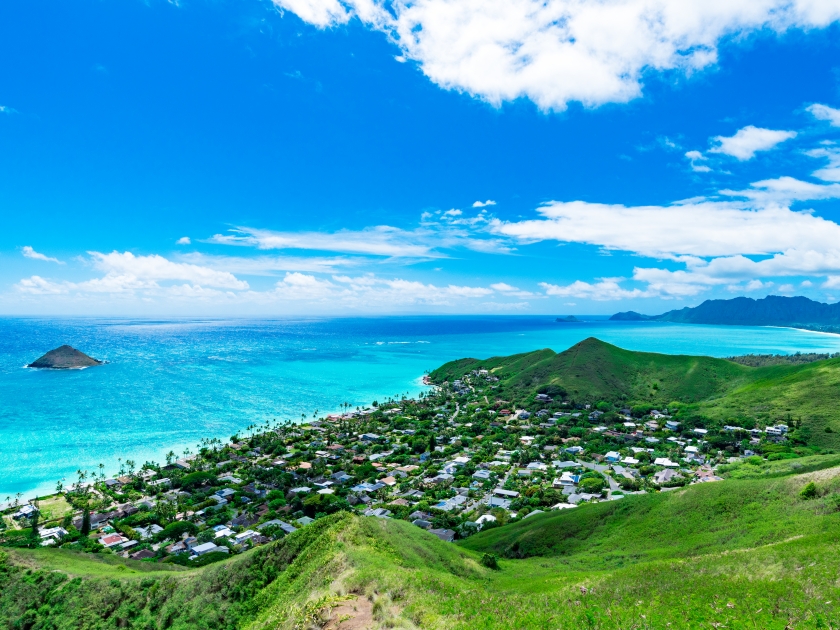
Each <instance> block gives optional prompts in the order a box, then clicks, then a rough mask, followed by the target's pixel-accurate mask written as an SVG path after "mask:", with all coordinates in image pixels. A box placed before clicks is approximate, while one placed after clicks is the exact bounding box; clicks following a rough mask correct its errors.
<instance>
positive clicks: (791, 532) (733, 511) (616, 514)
mask: <svg viewBox="0 0 840 630" xmlns="http://www.w3.org/2000/svg"><path fill="white" fill-rule="evenodd" d="M832 461H833V462H834V463H836V461H837V460H836V458H832ZM835 474H836V471H834V470H832V471H831V472H828V473H826V472H818V473H812V474H810V475H800V476H797V477H786V478H777V479H775V480H773V481H768V480H731V481H728V482H726V483H706V484H698V485H693V486H689V487H687V488H684V489H680V490H676V491H671V492H659V493H656V494H643V495H638V496H628V497H625V498H624V499H622V500H620V501H605V502H601V503H596V504H592V505H587V506H586V507H585V509H580V508H578V509H573V510H559V511H557V512H550V513H546V514H539V515H535V516H532V517H529V518H527V519H525V520H522V521H520V522H519V523H515V524H513V525H511V526H508V527H501V528H496V529H491V530H488V531H486V532H481V533H478V534H476V535H475V536H471V537H470V538H468V539H466V540H465V541H464V542H463V545H464V546H465V547H466V548H468V549H473V550H475V551H481V552H492V553H495V554H498V555H500V556H503V557H510V558H520V557H530V556H557V557H558V558H563V559H565V561H566V563H567V564H569V566H574V567H575V568H613V567H618V566H625V565H627V564H632V563H636V562H639V561H649V560H659V559H668V558H670V559H673V558H680V557H691V556H697V555H702V554H704V553H708V552H709V550H715V551H716V552H719V551H724V550H733V549H744V548H753V547H760V546H762V545H768V544H774V543H779V542H781V541H784V540H786V539H788V538H791V537H794V536H803V535H819V534H821V533H823V532H825V531H826V530H827V529H829V528H830V529H834V528H835V527H838V526H840V513H837V510H838V509H840V505H837V504H836V503H835V502H834V497H835V496H837V497H838V498H840V495H835V493H836V492H837V491H838V489H840V483H838V482H840V480H837V479H835V478H834V475H835ZM825 477H828V478H829V479H828V480H827V481H825V482H824V484H823V492H824V493H825V494H826V495H827V496H830V497H831V498H830V499H828V500H827V501H823V502H809V501H800V500H798V496H799V492H800V491H801V489H802V487H803V485H804V484H805V483H807V481H809V480H811V479H820V478H825Z"/></svg>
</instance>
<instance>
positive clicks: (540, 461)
mask: <svg viewBox="0 0 840 630" xmlns="http://www.w3.org/2000/svg"><path fill="white" fill-rule="evenodd" d="M498 380H499V379H498V378H497V377H495V376H494V375H493V373H492V371H488V370H483V369H480V370H473V371H472V372H470V373H467V374H465V375H464V376H463V377H461V378H460V379H457V380H452V381H451V382H449V381H443V382H438V383H432V382H431V381H427V384H428V385H429V386H430V388H429V390H428V391H427V392H425V393H421V394H420V395H419V396H418V397H417V398H414V399H409V398H402V399H399V400H395V399H389V400H387V401H385V402H382V403H380V402H374V403H373V404H371V405H370V406H368V407H365V408H355V409H350V408H349V406H347V405H346V406H345V407H344V409H343V410H342V412H341V413H335V414H330V415H326V416H324V417H317V416H316V417H314V418H313V420H312V421H309V422H298V423H292V422H289V421H286V422H268V423H266V424H264V425H263V426H251V427H249V428H248V429H247V430H246V431H243V432H241V433H240V434H238V435H236V436H232V437H231V439H230V440H229V441H227V442H223V441H222V440H218V439H210V440H204V441H203V442H202V443H201V444H199V445H198V447H197V449H196V451H197V452H195V453H191V452H190V451H189V450H187V451H185V452H184V453H183V454H182V455H181V456H178V455H176V454H175V453H173V452H170V453H169V454H168V455H167V457H166V461H165V462H163V463H160V464H158V463H153V462H147V463H145V464H142V465H138V464H137V463H136V462H134V461H132V460H130V459H128V460H125V461H124V462H123V461H121V462H120V468H119V470H118V471H114V474H113V476H109V475H107V474H106V473H105V470H104V467H103V466H100V468H99V470H97V471H94V472H86V471H81V470H80V471H79V472H78V475H77V477H78V478H77V479H75V480H74V481H73V482H72V483H69V484H67V485H66V486H64V485H63V484H61V483H59V485H58V486H57V488H56V493H55V494H54V495H51V496H49V497H41V498H39V499H34V500H31V501H27V502H24V501H22V500H21V499H20V497H18V498H17V499H13V498H11V497H9V498H8V499H7V500H6V504H5V505H4V506H3V521H2V523H3V524H2V529H0V544H2V545H4V546H11V547H15V546H20V547H23V546H28V547H34V546H54V547H62V548H68V549H77V550H84V551H89V552H96V553H113V554H118V555H120V556H122V557H125V558H128V559H133V560H146V561H150V562H172V563H176V564H181V565H184V566H203V565H204V564H209V563H211V562H214V561H217V560H221V559H224V558H226V557H229V556H230V554H236V553H240V552H242V551H245V550H247V549H249V548H252V547H254V546H257V545H262V544H265V543H268V542H270V541H272V540H276V539H278V538H281V537H283V536H286V535H288V534H291V533H293V532H295V531H296V530H298V529H300V528H303V527H307V526H308V525H310V524H311V523H313V522H314V521H315V520H317V519H319V518H321V517H323V516H326V515H329V514H332V513H335V512H337V511H341V510H345V511H353V512H355V513H357V514H359V515H364V516H369V517H377V518H383V519H402V520H407V521H410V522H411V523H413V524H414V525H416V526H417V527H420V528H423V529H425V530H427V531H428V532H429V533H430V534H432V535H434V536H437V537H438V538H440V539H441V540H444V541H449V542H451V541H454V540H456V539H459V538H466V537H469V536H470V535H472V534H474V533H476V532H478V531H480V530H482V529H488V528H492V527H498V526H501V525H504V524H507V523H511V522H514V521H517V520H521V519H526V518H530V517H532V516H533V515H535V514H540V513H542V512H548V511H551V510H566V509H575V508H579V507H580V506H581V505H583V504H586V503H590V502H599V501H618V500H621V499H622V498H623V497H625V496H627V495H630V494H639V493H651V492H667V491H671V490H674V489H678V488H681V487H683V486H685V485H687V484H697V483H708V482H715V481H721V479H722V477H721V474H722V471H724V470H725V469H726V466H728V465H732V464H733V463H735V462H743V461H750V460H751V459H752V460H756V461H758V462H760V461H763V457H762V456H764V457H769V458H771V459H772V458H773V457H774V456H779V457H783V456H784V453H785V452H789V451H790V450H791V443H790V440H789V437H790V435H789V427H788V425H786V424H776V425H774V426H767V427H761V428H758V427H751V428H744V427H740V426H734V425H722V426H719V427H711V426H705V427H704V426H697V424H698V423H697V422H696V421H694V422H686V421H683V420H681V419H680V416H679V414H675V413H673V412H672V413H669V410H668V409H665V408H663V409H653V408H649V407H647V406H642V407H633V408H626V407H623V406H622V405H621V404H620V403H615V402H610V401H587V402H583V401H574V400H571V399H569V398H568V397H567V396H565V395H561V394H558V393H557V392H552V391H551V390H550V388H549V389H548V390H547V391H546V392H544V393H541V392H537V393H529V394H528V395H527V398H524V399H520V400H504V399H503V398H502V397H501V394H500V390H499V385H498ZM794 422H795V421H794ZM792 430H793V427H791V431H792Z"/></svg>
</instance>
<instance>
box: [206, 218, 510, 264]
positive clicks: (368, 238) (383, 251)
mask: <svg viewBox="0 0 840 630" xmlns="http://www.w3.org/2000/svg"><path fill="white" fill-rule="evenodd" d="M438 215H439V216H438V218H437V219H435V215H433V214H432V213H430V212H424V213H423V215H422V217H421V225H420V227H419V228H417V229H414V230H403V229H400V228H395V227H391V226H387V225H378V226H375V227H370V228H365V229H362V230H341V231H338V232H277V231H272V230H264V229H258V228H251V227H238V228H235V229H233V230H231V231H230V234H216V235H215V236H213V237H212V238H210V239H208V242H211V243H217V244H222V245H239V246H247V247H256V248H257V249H264V250H269V249H302V250H309V251H327V252H340V253H347V254H358V255H362V256H380V257H389V258H406V259H432V258H446V257H447V255H446V254H443V253H442V252H441V250H442V249H447V248H449V249H452V248H458V247H463V248H465V249H471V250H474V251H480V252H493V253H507V252H509V251H510V248H509V247H508V246H507V245H506V244H505V243H503V242H502V241H500V240H498V239H488V238H487V236H486V234H483V235H482V237H481V238H476V237H475V228H476V227H478V226H483V225H486V224H487V222H488V218H487V217H486V216H485V215H483V214H479V215H478V216H474V217H463V216H462V211H461V210H457V209H452V210H447V211H446V212H440V211H438Z"/></svg>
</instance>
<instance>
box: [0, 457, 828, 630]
mask: <svg viewBox="0 0 840 630" xmlns="http://www.w3.org/2000/svg"><path fill="white" fill-rule="evenodd" d="M838 472H840V471H838V469H836V468H834V469H827V470H822V471H818V472H814V473H809V474H805V475H799V476H795V477H788V478H784V479H770V480H763V479H762V480H757V481H724V482H719V483H716V484H704V485H700V486H691V487H689V488H686V489H683V490H679V491H675V492H671V493H661V494H657V495H651V496H631V497H626V498H624V499H622V500H620V501H616V502H609V503H601V504H594V505H584V506H581V507H578V508H575V509H573V510H568V511H566V512H563V513H559V514H550V515H539V516H534V517H531V518H529V519H526V520H525V521H521V522H519V523H516V524H513V525H508V526H504V527H499V528H496V529H493V530H489V531H486V532H483V533H481V534H478V535H477V536H474V537H472V538H469V539H467V540H466V541H465V542H464V543H462V546H456V545H452V544H447V543H443V542H441V541H440V540H438V539H437V538H435V537H434V536H432V535H431V534H429V533H427V532H425V531H423V530H421V529H420V528H417V527H414V526H413V525H411V524H409V523H407V522H405V521H398V520H383V519H376V518H360V517H357V516H353V515H350V514H348V513H337V514H334V515H332V516H329V517H326V518H324V519H319V520H317V521H316V522H315V523H313V524H311V525H309V526H307V527H304V528H302V529H301V530H299V531H297V532H295V533H294V534H292V535H290V536H288V537H287V538H285V539H283V540H281V541H278V542H276V543H273V544H272V545H269V546H266V547H261V548H259V549H257V550H255V551H253V552H249V553H247V554H244V555H242V556H237V557H234V558H232V559H231V560H229V561H226V562H223V563H220V564H216V565H211V566H208V567H205V568H203V569H199V570H195V571H189V572H184V573H177V574H172V573H166V572H162V571H158V570H155V569H156V568H157V567H156V566H155V565H153V564H148V565H147V566H148V569H149V570H146V571H141V570H140V569H139V566H140V565H142V564H147V563H130V562H124V561H122V560H120V559H117V558H114V557H113V556H111V557H110V558H109V562H107V563H106V562H103V561H102V560H103V558H104V556H103V557H100V558H99V559H98V560H97V559H94V558H93V557H91V556H84V555H81V554H76V555H75V556H73V557H72V558H68V555H67V554H61V553H60V550H38V551H28V550H16V551H13V552H10V553H9V555H8V556H5V557H2V560H0V627H8V628H18V627H19V628H31V629H33V630H34V629H39V628H55V629H64V628H67V629H70V628H73V629H74V630H75V629H77V628H85V629H99V628H117V627H122V628H144V629H145V628H179V629H180V628H204V629H210V628H231V629H232V628H245V629H249V630H267V629H268V628H271V629H272V630H273V629H291V628H300V629H302V628H321V627H327V628H333V629H335V628H342V627H358V628H385V627H407V628H411V627H415V628H433V629H447V630H449V629H455V630H460V629H466V628H469V629H471V630H473V629H482V628H487V629H499V630H501V629H503V628H504V629H508V628H598V629H600V630H619V629H625V628H632V627H638V628H666V627H667V628H669V629H683V628H684V629H688V628H691V629H695V628H712V627H724V626H725V627H727V628H769V629H776V628H778V630H782V629H783V628H798V627H803V628H804V627H824V628H830V627H837V626H838V623H840V606H838V603H837V602H838V601H840V598H838V595H840V587H838V582H837V577H838V573H837V566H836V565H837V563H836V557H837V552H838V539H840V513H838V496H840V495H838V494H837V491H838V481H837V475H838ZM811 481H814V482H815V483H816V495H817V496H816V498H812V499H805V498H803V497H802V496H801V495H800V493H801V490H802V489H803V488H804V487H805V485H806V484H807V483H809V482H811ZM623 524H624V525H626V527H623V526H622V525H623ZM517 543H518V546H517ZM514 548H515V551H514ZM487 550H489V551H499V552H500V553H502V554H503V557H502V558H501V559H500V560H499V561H498V565H499V568H498V569H496V570H493V569H490V568H488V567H486V566H483V563H484V554H485V553H486V552H487ZM505 554H507V555H512V556H528V557H525V558H522V559H513V558H510V559H508V558H507V557H505ZM537 554H540V555H537ZM56 559H58V561H56ZM488 564H490V563H489V562H488ZM328 616H332V622H331V623H330V625H326V624H327V622H328V620H327V617H328ZM339 620H343V623H345V624H347V625H339V624H338V623H337V622H338V621H339ZM351 623H352V624H355V625H352V626H351V625H349V624H351Z"/></svg>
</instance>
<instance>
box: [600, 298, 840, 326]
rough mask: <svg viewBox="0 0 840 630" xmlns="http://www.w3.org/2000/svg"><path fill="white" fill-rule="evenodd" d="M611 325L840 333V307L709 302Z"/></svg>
mask: <svg viewBox="0 0 840 630" xmlns="http://www.w3.org/2000/svg"><path fill="white" fill-rule="evenodd" d="M610 320H612V321H656V322H674V323H679V324H717V325H731V326H789V327H791V328H803V329H807V330H821V331H825V332H840V303H837V304H824V303H822V302H816V301H814V300H811V299H809V298H806V297H803V296H796V297H784V296H780V295H768V296H767V297H766V298H762V299H760V300H755V299H753V298H747V297H737V298H733V299H731V300H706V301H705V302H703V303H702V304H700V305H699V306H695V307H686V308H681V309H678V310H673V311H668V312H667V313H662V314H661V315H642V314H641V313H636V312H635V311H626V312H623V313H616V314H615V315H613V316H612V317H610Z"/></svg>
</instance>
